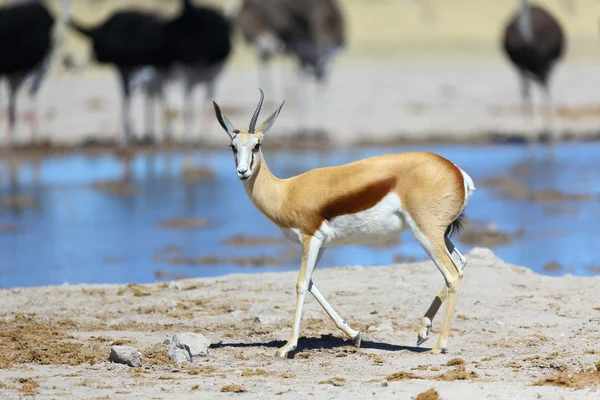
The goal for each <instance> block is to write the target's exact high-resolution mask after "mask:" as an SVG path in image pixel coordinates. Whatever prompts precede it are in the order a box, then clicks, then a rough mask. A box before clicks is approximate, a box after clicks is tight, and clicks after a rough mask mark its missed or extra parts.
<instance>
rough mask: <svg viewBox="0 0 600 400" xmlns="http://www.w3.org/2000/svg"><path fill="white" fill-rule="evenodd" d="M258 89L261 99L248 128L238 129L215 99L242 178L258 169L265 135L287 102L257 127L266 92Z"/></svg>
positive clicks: (219, 118) (220, 119)
mask: <svg viewBox="0 0 600 400" xmlns="http://www.w3.org/2000/svg"><path fill="white" fill-rule="evenodd" d="M258 90H260V100H259V102H258V106H257V107H256V110H255V111H254V115H253V116H252V119H251V120H250V126H249V128H248V129H247V130H246V129H241V130H240V129H236V128H235V127H234V126H233V124H232V123H231V121H229V119H227V117H226V116H225V114H223V111H222V110H221V107H219V105H218V104H217V103H216V102H215V101H214V100H213V105H214V106H215V114H216V115H217V120H218V121H219V124H221V126H222V127H223V129H224V130H225V132H227V134H228V135H229V138H230V139H231V144H230V146H229V147H231V150H232V151H233V157H234V160H235V168H236V172H237V176H238V178H240V179H241V180H246V179H249V178H250V177H251V176H252V174H254V171H256V170H257V169H258V167H259V165H260V160H261V157H260V148H261V145H262V141H263V138H264V135H265V133H267V131H268V130H269V129H271V127H272V126H273V124H274V123H275V120H276V119H277V117H278V116H279V112H280V111H281V108H282V107H283V104H284V103H285V101H284V102H283V103H281V105H280V106H279V107H278V108H277V110H275V112H274V113H273V114H271V116H270V117H269V118H267V119H266V120H265V122H263V123H262V124H261V125H260V126H259V127H258V128H256V122H257V120H258V115H259V114H260V109H261V108H262V104H263V100H264V98H265V94H264V93H263V91H262V89H260V88H258Z"/></svg>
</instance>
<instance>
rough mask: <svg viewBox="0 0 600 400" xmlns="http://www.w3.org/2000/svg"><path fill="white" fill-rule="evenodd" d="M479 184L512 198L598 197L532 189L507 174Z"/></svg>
mask: <svg viewBox="0 0 600 400" xmlns="http://www.w3.org/2000/svg"><path fill="white" fill-rule="evenodd" d="M479 185H480V186H482V187H487V188H492V189H494V190H495V191H496V192H497V193H498V194H499V195H500V196H502V197H504V198H507V199H512V200H521V201H530V202H540V203H558V202H565V201H593V200H597V199H598V196H596V195H594V194H588V193H580V194H572V193H565V192H563V191H560V190H558V189H541V190H534V189H532V188H530V187H529V186H528V185H527V183H526V182H524V181H523V180H521V179H518V178H514V177H511V176H508V175H499V176H494V177H490V178H487V179H484V180H483V181H481V182H480V183H479Z"/></svg>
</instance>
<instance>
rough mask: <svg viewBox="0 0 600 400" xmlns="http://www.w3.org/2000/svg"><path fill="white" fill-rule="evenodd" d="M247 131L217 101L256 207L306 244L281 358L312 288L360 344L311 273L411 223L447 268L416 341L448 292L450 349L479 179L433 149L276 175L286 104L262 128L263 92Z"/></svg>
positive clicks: (444, 337) (294, 338) (439, 347)
mask: <svg viewBox="0 0 600 400" xmlns="http://www.w3.org/2000/svg"><path fill="white" fill-rule="evenodd" d="M259 90H260V101H259V103H258V106H257V107H256V110H255V111H254V115H253V116H252V119H251V120H250V127H249V128H248V130H245V129H243V130H239V129H236V128H235V127H234V126H233V124H232V123H231V122H230V121H229V119H227V117H226V116H225V115H224V114H223V111H221V108H220V107H219V105H218V104H217V103H216V102H214V101H213V105H214V108H215V113H216V116H217V120H218V121H219V123H220V124H221V126H222V127H223V129H224V130H225V131H226V132H227V134H228V135H229V137H230V138H231V146H230V147H231V149H232V150H233V155H234V159H235V166H236V171H237V176H238V178H240V179H241V180H242V182H243V184H244V188H245V189H246V193H247V194H248V196H250V199H251V200H252V203H254V205H255V206H256V208H257V209H258V210H259V211H260V212H261V213H263V214H264V215H265V216H266V217H267V218H269V219H270V220H271V221H272V222H273V223H275V224H276V225H277V226H278V227H279V228H280V229H281V230H282V232H283V234H284V235H285V237H286V238H287V239H288V240H291V241H293V242H296V243H300V244H301V245H302V262H301V264H300V273H299V275H298V281H297V283H296V294H297V297H296V312H295V314H294V322H293V325H292V333H291V336H290V339H289V341H288V342H287V343H286V344H285V345H284V346H283V347H281V348H280V349H278V350H277V353H276V355H277V356H279V357H282V358H283V357H286V356H287V354H288V353H289V352H290V351H293V350H295V349H296V346H297V344H298V336H299V333H300V320H301V318H302V308H303V304H304V298H305V296H306V291H309V292H310V293H312V295H313V296H314V297H315V299H316V300H317V301H318V302H319V304H321V306H322V307H323V309H324V310H325V311H326V312H327V314H329V316H330V317H331V319H332V320H333V321H334V322H335V325H336V326H337V327H338V328H339V329H341V330H342V331H343V332H344V333H345V334H346V335H347V336H348V337H350V338H351V339H352V340H353V341H354V343H355V345H356V346H358V347H359V346H360V342H361V335H360V332H359V331H356V330H354V329H352V328H351V327H350V326H349V325H348V324H347V323H346V321H344V320H343V319H342V318H341V317H340V316H339V315H338V314H337V312H335V310H334V309H333V308H332V307H331V306H330V305H329V303H328V302H327V301H326V300H325V298H324V297H323V296H322V295H321V293H320V292H319V290H318V289H317V287H316V285H315V284H314V282H313V280H312V278H311V277H312V273H313V271H314V269H315V267H316V265H317V263H318V262H319V259H320V258H321V256H322V255H323V252H324V250H325V248H327V247H330V246H336V245H345V244H358V243H372V242H378V241H384V240H389V239H390V238H391V237H394V236H396V235H398V234H399V233H401V232H402V231H404V230H405V229H407V228H410V230H411V231H412V233H413V235H414V236H415V238H416V239H417V241H419V243H420V244H421V246H422V247H423V249H424V250H425V251H426V252H427V254H428V255H429V257H431V259H432V260H433V262H434V264H435V265H436V266H437V267H438V269H439V270H440V272H441V273H442V275H443V277H444V280H445V284H444V285H443V286H442V288H441V289H440V291H439V293H438V294H437V296H436V297H435V299H434V300H433V303H432V304H431V306H430V307H429V309H428V310H427V312H426V313H425V315H424V317H423V318H422V320H421V327H420V329H419V332H418V337H417V345H420V344H422V343H423V342H425V340H427V339H428V338H429V328H431V321H432V320H433V318H434V316H435V314H436V313H437V311H438V310H439V307H440V306H441V304H442V303H443V302H444V300H445V299H446V297H448V302H447V303H446V311H445V315H444V321H443V326H442V330H441V333H440V336H439V338H438V342H437V344H436V345H435V346H434V347H433V348H432V349H431V352H432V353H439V352H445V351H446V345H447V343H448V334H449V332H450V325H451V322H452V315H453V314H454V306H455V304H456V298H457V295H458V290H459V287H460V283H461V280H462V276H463V268H464V267H465V265H466V259H465V257H464V256H463V255H462V254H461V253H460V252H459V251H458V250H457V249H456V247H454V245H453V244H452V242H451V241H450V237H451V236H452V234H453V233H454V232H455V231H456V230H457V229H459V228H460V218H461V216H462V213H463V210H464V208H465V206H466V205H467V202H468V201H469V198H470V197H471V195H472V194H473V191H474V190H475V185H474V184H473V180H472V179H471V178H470V177H469V175H467V174H466V173H465V172H464V171H463V170H461V169H460V168H458V167H457V166H456V165H454V164H453V163H452V162H450V161H448V160H447V159H445V158H443V157H441V156H439V155H436V154H432V153H425V152H413V153H401V154H387V155H382V156H376V157H371V158H366V159H363V160H359V161H355V162H352V163H349V164H345V165H340V166H334V167H327V168H317V169H313V170H311V171H308V172H305V173H303V174H300V175H298V176H294V177H291V178H288V179H278V178H276V177H275V176H274V175H273V174H272V173H271V171H270V170H269V167H268V166H267V163H266V162H265V159H264V158H263V155H262V152H261V146H262V142H263V139H264V137H265V135H266V134H267V132H268V131H269V129H270V128H271V127H272V126H273V124H274V123H275V120H276V119H277V116H278V115H279V113H280V111H281V108H282V107H283V104H284V103H285V102H284V103H282V104H281V105H280V106H279V108H277V109H276V110H275V112H274V113H273V114H272V115H271V116H270V117H269V118H267V119H266V121H265V122H263V124H262V125H260V126H259V127H258V128H256V122H257V120H258V116H259V113H260V110H261V107H262V104H263V99H264V93H263V91H262V90H261V89H260V88H259Z"/></svg>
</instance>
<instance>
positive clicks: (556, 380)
mask: <svg viewBox="0 0 600 400" xmlns="http://www.w3.org/2000/svg"><path fill="white" fill-rule="evenodd" d="M596 367H597V369H596V370H593V371H592V370H590V371H584V372H570V371H568V370H567V371H564V372H560V373H558V374H556V375H552V376H549V377H547V378H544V379H540V380H538V381H536V382H534V383H533V384H534V385H535V386H559V387H568V388H573V389H583V388H588V387H598V386H600V371H599V370H598V367H599V366H598V365H596Z"/></svg>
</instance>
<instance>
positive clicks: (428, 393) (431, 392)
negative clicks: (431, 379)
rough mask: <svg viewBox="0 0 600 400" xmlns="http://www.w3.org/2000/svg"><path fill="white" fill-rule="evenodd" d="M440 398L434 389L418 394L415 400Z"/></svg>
mask: <svg viewBox="0 0 600 400" xmlns="http://www.w3.org/2000/svg"><path fill="white" fill-rule="evenodd" d="M441 399H442V398H441V397H440V395H439V394H438V392H437V391H436V390H435V389H429V390H428V391H426V392H423V393H419V395H418V396H417V397H415V400H441Z"/></svg>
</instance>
